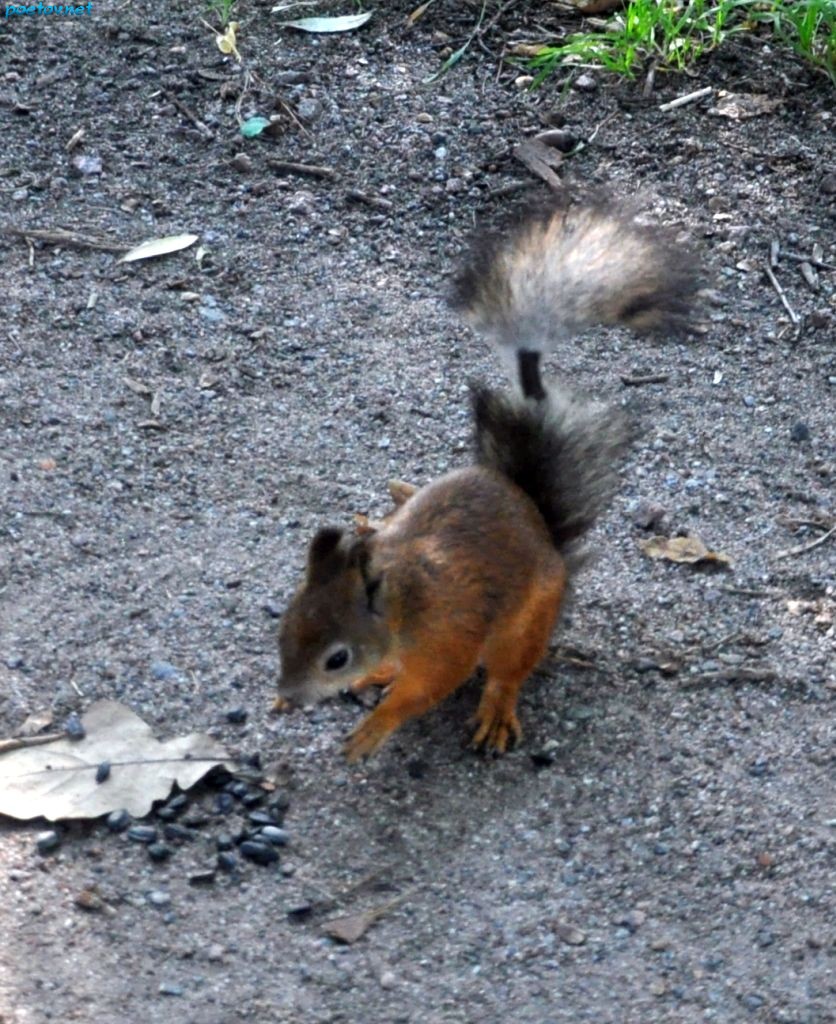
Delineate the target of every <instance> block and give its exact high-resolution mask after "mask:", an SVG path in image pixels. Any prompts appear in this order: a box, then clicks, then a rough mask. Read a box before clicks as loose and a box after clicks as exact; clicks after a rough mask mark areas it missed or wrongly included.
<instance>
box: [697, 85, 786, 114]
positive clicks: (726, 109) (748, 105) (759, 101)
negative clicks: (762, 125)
mask: <svg viewBox="0 0 836 1024" xmlns="http://www.w3.org/2000/svg"><path fill="white" fill-rule="evenodd" d="M782 103H783V100H781V99H775V98H773V97H770V96H763V95H761V94H759V93H752V92H739V93H734V92H728V91H727V90H725V89H721V90H720V91H719V92H718V93H717V105H716V106H714V107H711V108H710V109H709V111H708V112H709V114H714V116H715V117H727V118H729V119H730V120H731V121H748V120H749V119H750V118H752V117H761V116H763V115H764V114H771V113H772V111H773V110H775V109H776V108H777V107H780V106H781V104H782Z"/></svg>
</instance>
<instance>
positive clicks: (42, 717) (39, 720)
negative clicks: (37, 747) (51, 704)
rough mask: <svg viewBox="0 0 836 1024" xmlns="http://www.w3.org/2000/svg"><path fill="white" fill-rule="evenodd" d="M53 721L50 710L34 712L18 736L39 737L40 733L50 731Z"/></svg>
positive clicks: (18, 732)
mask: <svg viewBox="0 0 836 1024" xmlns="http://www.w3.org/2000/svg"><path fill="white" fill-rule="evenodd" d="M52 721H53V719H52V712H51V711H50V710H49V709H48V708H47V710H46V711H33V712H32V714H31V715H29V717H28V718H27V719H26V721H25V722H24V723H23V725H21V727H20V728H19V729H18V730H17V734H18V736H37V735H38V733H39V732H43V731H44V729H48V728H49V726H50V725H52Z"/></svg>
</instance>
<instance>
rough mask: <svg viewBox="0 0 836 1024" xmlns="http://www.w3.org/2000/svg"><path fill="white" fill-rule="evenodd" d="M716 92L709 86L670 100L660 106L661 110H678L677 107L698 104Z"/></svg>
mask: <svg viewBox="0 0 836 1024" xmlns="http://www.w3.org/2000/svg"><path fill="white" fill-rule="evenodd" d="M713 92H714V89H713V88H712V87H711V86H710V85H707V86H706V87H705V88H704V89H697V91H696V92H689V93H687V94H686V95H685V96H677V98H676V99H675V100H669V101H668V102H667V103H661V104H660V105H659V109H660V110H665V111H667V110H676V108H677V107H684V106H685V105H686V104H688V103H696V102H697V100H701V99H704V98H705V97H706V96H710V95H711V94H712V93H713Z"/></svg>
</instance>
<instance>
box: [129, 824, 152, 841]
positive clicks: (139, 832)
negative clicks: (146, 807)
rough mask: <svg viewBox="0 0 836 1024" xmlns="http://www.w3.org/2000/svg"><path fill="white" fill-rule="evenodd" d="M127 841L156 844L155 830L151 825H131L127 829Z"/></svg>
mask: <svg viewBox="0 0 836 1024" xmlns="http://www.w3.org/2000/svg"><path fill="white" fill-rule="evenodd" d="M128 839H133V841H134V842H135V843H156V841H157V830H156V829H155V828H154V826H153V825H132V826H131V828H129V829H128Z"/></svg>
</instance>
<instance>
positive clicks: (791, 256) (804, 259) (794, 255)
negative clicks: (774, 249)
mask: <svg viewBox="0 0 836 1024" xmlns="http://www.w3.org/2000/svg"><path fill="white" fill-rule="evenodd" d="M781 255H782V256H786V257H787V259H788V260H795V262H796V263H809V264H810V266H811V267H816V268H817V269H818V270H836V264H834V263H823V262H822V261H821V260H817V259H816V258H815V257H814V256H802V254H801V253H800V252H786V251H785V252H783V253H781Z"/></svg>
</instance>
